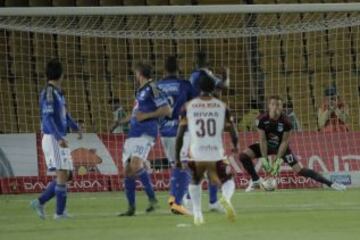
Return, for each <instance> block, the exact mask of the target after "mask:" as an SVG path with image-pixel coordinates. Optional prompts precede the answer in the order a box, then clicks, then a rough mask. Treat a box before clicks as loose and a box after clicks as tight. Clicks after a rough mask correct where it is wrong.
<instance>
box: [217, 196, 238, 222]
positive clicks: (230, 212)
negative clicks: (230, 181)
mask: <svg viewBox="0 0 360 240" xmlns="http://www.w3.org/2000/svg"><path fill="white" fill-rule="evenodd" d="M219 202H220V204H221V206H222V207H223V209H224V210H225V214H226V217H227V218H228V219H229V221H230V222H235V217H236V213H235V210H234V207H233V206H232V204H231V203H230V202H228V201H227V200H226V199H225V198H224V197H222V198H221V199H220V200H219Z"/></svg>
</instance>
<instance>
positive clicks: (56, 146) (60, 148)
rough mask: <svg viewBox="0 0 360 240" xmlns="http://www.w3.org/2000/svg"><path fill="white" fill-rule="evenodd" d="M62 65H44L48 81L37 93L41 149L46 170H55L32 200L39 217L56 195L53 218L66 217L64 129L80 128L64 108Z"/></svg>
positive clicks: (69, 171) (68, 156)
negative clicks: (51, 178) (41, 134)
mask: <svg viewBox="0 0 360 240" xmlns="http://www.w3.org/2000/svg"><path fill="white" fill-rule="evenodd" d="M62 75H63V68H62V65H61V63H60V62H59V61H58V60H57V59H52V60H50V61H49V62H48V64H47V66H46V77H47V85H46V87H45V88H44V90H43V91H42V92H41V95H40V113H41V131H42V133H43V136H42V150H43V152H44V156H45V161H46V165H47V167H48V170H49V171H56V179H54V180H53V181H52V182H51V183H49V184H48V186H47V188H46V189H45V191H44V192H43V193H42V194H41V195H40V197H39V198H38V199H36V200H33V201H32V202H31V206H32V208H33V209H34V210H35V211H36V213H37V214H38V215H39V217H40V218H41V219H45V211H44V205H45V203H47V202H48V201H49V200H51V199H52V198H53V197H55V196H56V213H55V215H54V219H63V218H67V217H68V215H67V213H66V211H65V209H66V199H67V189H66V183H67V181H69V180H70V179H71V175H72V170H73V163H72V158H71V154H70V149H69V147H68V143H67V141H66V139H65V136H66V133H67V129H68V128H71V129H72V130H74V131H77V132H79V139H81V138H82V133H81V129H80V127H79V126H78V124H77V123H76V122H75V121H74V120H73V119H72V118H71V116H70V114H69V113H68V112H67V110H66V103H65V96H64V93H63V92H62V90H61V81H62Z"/></svg>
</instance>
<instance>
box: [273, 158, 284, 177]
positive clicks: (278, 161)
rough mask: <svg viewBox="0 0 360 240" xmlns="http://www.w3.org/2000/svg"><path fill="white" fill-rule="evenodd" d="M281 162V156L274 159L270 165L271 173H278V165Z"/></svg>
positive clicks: (275, 174) (274, 174)
mask: <svg viewBox="0 0 360 240" xmlns="http://www.w3.org/2000/svg"><path fill="white" fill-rule="evenodd" d="M282 163H283V159H282V158H277V159H276V160H275V162H274V163H273V166H272V170H271V175H273V176H277V175H278V174H279V172H280V166H281V164H282Z"/></svg>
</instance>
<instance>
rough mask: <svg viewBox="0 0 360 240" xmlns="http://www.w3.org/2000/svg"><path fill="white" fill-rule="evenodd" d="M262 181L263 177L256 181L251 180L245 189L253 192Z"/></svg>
mask: <svg viewBox="0 0 360 240" xmlns="http://www.w3.org/2000/svg"><path fill="white" fill-rule="evenodd" d="M262 181H263V180H262V178H259V179H258V180H256V181H253V180H250V183H249V186H248V187H247V188H246V189H245V192H252V191H254V190H255V189H257V188H259V187H260V184H261V182H262Z"/></svg>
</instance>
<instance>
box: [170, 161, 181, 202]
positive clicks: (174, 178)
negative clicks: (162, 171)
mask: <svg viewBox="0 0 360 240" xmlns="http://www.w3.org/2000/svg"><path fill="white" fill-rule="evenodd" d="M179 176H180V169H178V168H174V169H173V170H172V171H171V178H170V195H171V196H173V197H175V195H176V192H177V188H178V183H179Z"/></svg>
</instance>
